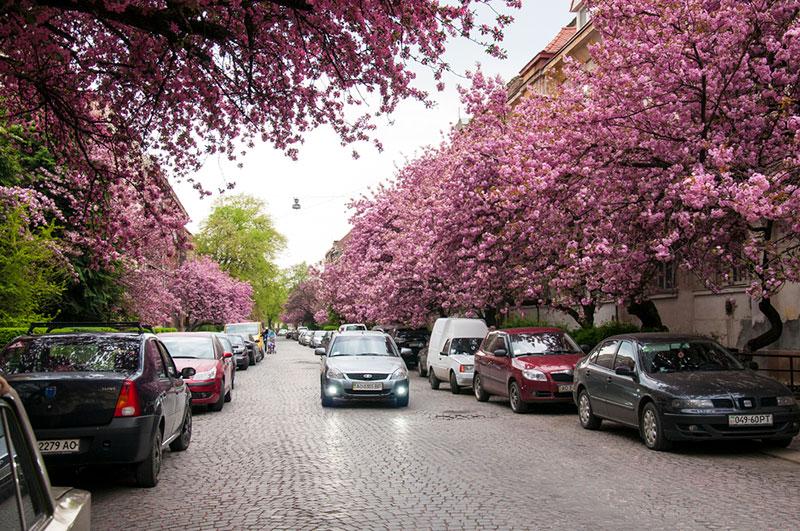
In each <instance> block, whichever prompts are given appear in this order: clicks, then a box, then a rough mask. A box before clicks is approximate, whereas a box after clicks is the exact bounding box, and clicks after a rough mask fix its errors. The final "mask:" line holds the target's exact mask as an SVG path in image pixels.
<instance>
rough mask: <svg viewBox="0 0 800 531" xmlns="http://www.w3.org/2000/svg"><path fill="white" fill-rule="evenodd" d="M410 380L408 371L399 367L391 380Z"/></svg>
mask: <svg viewBox="0 0 800 531" xmlns="http://www.w3.org/2000/svg"><path fill="white" fill-rule="evenodd" d="M406 378H408V371H407V370H406V369H405V368H404V367H399V368H398V369H396V370H395V371H394V372H393V373H392V377H391V378H390V379H391V380H405V379H406Z"/></svg>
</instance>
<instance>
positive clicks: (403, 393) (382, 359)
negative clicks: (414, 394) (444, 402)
mask: <svg viewBox="0 0 800 531" xmlns="http://www.w3.org/2000/svg"><path fill="white" fill-rule="evenodd" d="M403 350H407V349H403ZM315 353H316V354H317V355H319V356H324V357H323V359H322V363H321V373H320V400H321V402H322V406H323V407H330V406H332V405H334V404H335V401H336V400H385V401H392V402H393V403H394V405H395V406H397V407H405V406H407V405H408V369H407V368H406V364H405V362H404V361H403V358H402V357H401V354H403V352H402V351H399V350H398V349H397V345H395V343H394V341H393V340H392V338H391V337H390V336H389V335H387V334H384V333H383V332H367V331H358V332H342V333H340V334H337V335H336V336H335V337H334V338H333V339H332V340H331V344H330V345H329V346H328V348H327V350H326V349H324V348H318V349H316V350H315Z"/></svg>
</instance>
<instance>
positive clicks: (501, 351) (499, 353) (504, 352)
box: [494, 348, 508, 358]
mask: <svg viewBox="0 0 800 531" xmlns="http://www.w3.org/2000/svg"><path fill="white" fill-rule="evenodd" d="M494 355H495V356H497V357H500V358H502V357H504V356H507V355H508V351H507V350H506V349H504V348H499V349H497V350H495V351H494Z"/></svg>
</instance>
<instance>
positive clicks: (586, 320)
mask: <svg viewBox="0 0 800 531" xmlns="http://www.w3.org/2000/svg"><path fill="white" fill-rule="evenodd" d="M581 309H582V310H583V319H582V320H581V321H580V325H581V328H594V311H595V309H596V307H595V304H594V303H593V302H591V303H589V304H583V305H582V306H581Z"/></svg>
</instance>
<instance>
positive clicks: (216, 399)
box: [159, 332, 235, 411]
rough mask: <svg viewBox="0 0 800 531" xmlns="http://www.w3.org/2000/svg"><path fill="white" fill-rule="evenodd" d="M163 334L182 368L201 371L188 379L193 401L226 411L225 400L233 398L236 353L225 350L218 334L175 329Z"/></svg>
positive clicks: (176, 361) (198, 404)
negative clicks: (177, 330)
mask: <svg viewBox="0 0 800 531" xmlns="http://www.w3.org/2000/svg"><path fill="white" fill-rule="evenodd" d="M159 337H160V338H161V340H162V341H163V342H164V344H165V345H166V346H167V349H168V350H169V352H170V354H172V358H173V359H174V360H175V364H176V365H177V366H178V367H179V368H181V369H184V368H190V367H191V368H193V369H195V371H197V372H196V374H195V375H194V376H192V377H191V379H190V380H188V382H187V383H188V384H189V389H190V390H191V391H192V405H193V406H201V405H208V406H209V407H210V408H211V410H212V411H222V408H223V407H224V405H225V402H230V401H231V400H232V398H233V395H232V394H231V393H232V390H233V383H234V382H233V379H234V376H235V372H234V371H235V368H234V361H233V353H232V352H226V351H225V349H224V348H223V346H222V343H221V342H220V340H219V338H218V337H217V334H216V333H214V332H172V333H169V334H161V335H160V336H159Z"/></svg>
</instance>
